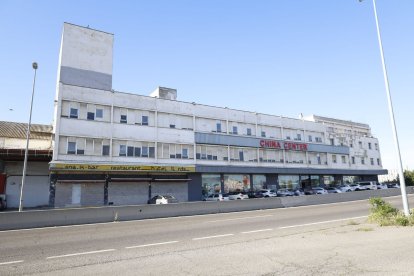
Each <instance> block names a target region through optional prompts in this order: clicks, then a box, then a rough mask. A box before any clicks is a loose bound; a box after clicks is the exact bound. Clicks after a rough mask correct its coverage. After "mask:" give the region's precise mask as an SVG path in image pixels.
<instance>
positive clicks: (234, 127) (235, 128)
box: [233, 126, 237, 134]
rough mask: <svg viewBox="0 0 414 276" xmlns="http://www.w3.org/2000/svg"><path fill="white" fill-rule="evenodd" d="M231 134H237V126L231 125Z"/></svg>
mask: <svg viewBox="0 0 414 276" xmlns="http://www.w3.org/2000/svg"><path fill="white" fill-rule="evenodd" d="M233 134H237V126H233Z"/></svg>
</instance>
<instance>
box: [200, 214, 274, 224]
mask: <svg viewBox="0 0 414 276" xmlns="http://www.w3.org/2000/svg"><path fill="white" fill-rule="evenodd" d="M272 216H273V215H262V216H252V217H241V218H231V219H219V220H209V221H206V223H211V222H223V221H231V220H241V219H253V218H265V217H272Z"/></svg>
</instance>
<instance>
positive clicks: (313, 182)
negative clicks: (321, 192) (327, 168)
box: [311, 175, 320, 187]
mask: <svg viewBox="0 0 414 276" xmlns="http://www.w3.org/2000/svg"><path fill="white" fill-rule="evenodd" d="M319 183H320V181H319V175H311V186H312V187H319Z"/></svg>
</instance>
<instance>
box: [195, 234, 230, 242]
mask: <svg viewBox="0 0 414 276" xmlns="http://www.w3.org/2000/svg"><path fill="white" fill-rule="evenodd" d="M229 236H234V234H224V235H217V236H207V237H201V238H194V239H193V241H198V240H206V239H214V238H222V237H229Z"/></svg>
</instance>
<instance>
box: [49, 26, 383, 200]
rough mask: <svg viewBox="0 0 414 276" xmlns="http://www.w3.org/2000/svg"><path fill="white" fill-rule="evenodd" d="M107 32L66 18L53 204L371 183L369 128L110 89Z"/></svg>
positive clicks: (170, 94) (165, 93)
mask: <svg viewBox="0 0 414 276" xmlns="http://www.w3.org/2000/svg"><path fill="white" fill-rule="evenodd" d="M112 44H113V35H112V34H108V33H105V32H101V31H97V30H92V29H89V28H83V27H79V26H75V25H72V24H67V23H65V24H64V29H63V36H62V45H61V51H60V60H59V73H58V80H57V93H56V100H55V103H56V104H55V120H54V131H55V135H54V153H53V160H52V162H51V164H50V170H51V180H52V181H51V183H52V184H51V202H52V203H53V204H54V205H55V206H68V205H106V204H114V205H121V204H140V203H146V201H147V200H148V198H149V197H151V196H152V195H155V194H160V193H161V194H162V193H164V194H173V195H174V196H175V197H177V198H178V199H179V200H180V201H192V200H201V199H202V197H203V196H206V195H207V194H210V193H215V192H223V193H227V192H231V191H235V190H251V189H262V188H265V187H271V188H277V187H287V188H292V189H294V188H299V187H301V188H307V187H311V186H319V185H336V184H339V183H342V182H344V181H350V182H352V181H355V180H358V179H372V180H377V177H378V175H379V174H384V173H386V170H383V169H382V166H381V159H380V151H379V144H378V140H377V139H376V138H374V137H372V135H371V131H370V128H369V126H368V125H365V124H360V123H354V122H350V121H344V120H336V119H331V118H326V117H320V116H311V117H308V118H301V119H292V118H286V117H282V116H274V115H268V114H261V113H256V112H249V111H241V110H234V109H230V108H222V107H216V106H207V105H203V104H198V103H195V102H192V103H189V102H181V101H177V91H176V90H174V89H169V88H163V87H158V88H157V89H156V90H155V91H154V92H153V93H151V95H150V96H142V95H136V94H130V93H122V92H118V91H114V90H113V89H112V51H113V50H112V49H113V48H112Z"/></svg>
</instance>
